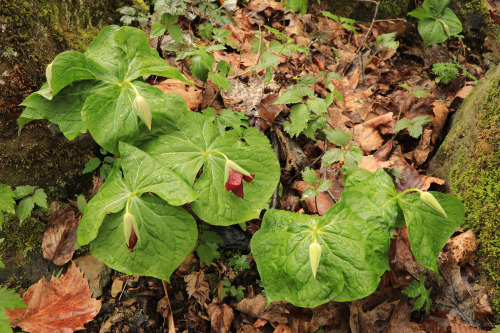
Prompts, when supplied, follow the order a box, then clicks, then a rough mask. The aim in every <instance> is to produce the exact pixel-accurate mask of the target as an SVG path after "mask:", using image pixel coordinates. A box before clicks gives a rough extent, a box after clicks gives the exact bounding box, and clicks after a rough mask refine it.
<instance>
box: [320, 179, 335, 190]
mask: <svg viewBox="0 0 500 333" xmlns="http://www.w3.org/2000/svg"><path fill="white" fill-rule="evenodd" d="M330 186H332V182H331V181H330V180H329V179H324V180H320V182H319V184H318V191H320V192H324V191H327V190H328V189H329V188H330Z"/></svg>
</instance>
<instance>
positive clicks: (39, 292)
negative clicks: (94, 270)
mask: <svg viewBox="0 0 500 333" xmlns="http://www.w3.org/2000/svg"><path fill="white" fill-rule="evenodd" d="M91 295H92V292H91V291H90V288H89V285H88V282H87V279H85V278H84V277H83V273H82V272H81V271H80V269H79V268H78V267H76V265H75V264H74V263H71V266H70V268H69V269H68V271H67V272H66V274H64V275H62V276H61V277H59V278H52V280H50V282H48V281H46V280H45V278H41V279H40V281H38V283H36V284H34V285H32V286H31V287H30V288H29V289H28V291H27V292H26V294H25V295H24V298H23V300H24V302H25V303H26V305H27V306H28V308H27V309H16V310H13V311H6V312H7V315H8V316H9V321H10V323H11V326H12V327H16V326H19V327H21V328H22V329H23V330H24V331H27V332H34V333H35V332H36V333H69V332H74V331H76V330H81V329H84V328H85V327H84V326H83V324H85V323H87V322H89V321H91V320H92V319H93V318H94V317H95V316H96V315H97V314H98V313H99V310H100V308H101V301H100V300H96V299H93V298H91Z"/></svg>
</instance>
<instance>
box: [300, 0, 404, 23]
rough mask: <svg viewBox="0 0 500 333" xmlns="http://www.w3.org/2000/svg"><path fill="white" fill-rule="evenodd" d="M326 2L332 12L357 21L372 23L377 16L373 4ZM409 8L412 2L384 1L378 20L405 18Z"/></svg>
mask: <svg viewBox="0 0 500 333" xmlns="http://www.w3.org/2000/svg"><path fill="white" fill-rule="evenodd" d="M325 2H326V3H327V4H328V10H329V11H330V12H332V13H334V14H336V15H339V16H343V17H349V18H352V19H354V20H356V21H361V22H371V20H372V19H373V15H374V14H375V4H374V3H371V2H363V1H358V2H356V1H352V0H327V1H325ZM310 3H311V2H310ZM409 6H410V0H382V1H381V2H380V5H379V9H378V14H377V18H378V19H386V18H389V17H391V16H396V17H403V18H404V17H405V16H406V14H407V13H408V9H409Z"/></svg>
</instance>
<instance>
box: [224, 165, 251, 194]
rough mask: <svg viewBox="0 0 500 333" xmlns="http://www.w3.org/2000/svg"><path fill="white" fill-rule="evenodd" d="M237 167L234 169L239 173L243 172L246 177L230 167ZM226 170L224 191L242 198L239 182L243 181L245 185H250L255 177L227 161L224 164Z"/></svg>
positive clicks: (241, 184) (241, 187) (241, 186)
mask: <svg viewBox="0 0 500 333" xmlns="http://www.w3.org/2000/svg"><path fill="white" fill-rule="evenodd" d="M235 165H236V166H237V167H236V168H238V169H240V170H241V171H243V172H245V173H246V174H248V175H244V174H241V173H239V172H238V171H235V170H234V169H233V168H232V166H235ZM226 169H229V171H228V172H226V174H227V175H226V191H231V192H233V193H234V194H235V195H236V196H237V197H239V198H243V183H242V182H241V180H242V179H244V180H245V181H246V182H247V183H250V182H251V181H252V180H253V178H254V177H255V174H253V175H250V173H249V172H248V171H246V170H244V169H242V168H241V167H240V166H239V165H237V164H236V163H234V162H233V161H229V162H228V163H226Z"/></svg>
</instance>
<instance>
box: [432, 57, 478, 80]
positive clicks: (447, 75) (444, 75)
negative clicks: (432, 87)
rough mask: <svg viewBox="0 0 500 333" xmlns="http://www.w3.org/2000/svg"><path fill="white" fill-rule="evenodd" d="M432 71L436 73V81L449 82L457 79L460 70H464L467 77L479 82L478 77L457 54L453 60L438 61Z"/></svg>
mask: <svg viewBox="0 0 500 333" xmlns="http://www.w3.org/2000/svg"><path fill="white" fill-rule="evenodd" d="M432 72H433V73H434V75H436V78H435V79H434V81H436V83H439V82H443V83H444V84H448V83H450V82H451V81H453V80H454V79H456V78H457V77H458V76H459V75H460V72H462V73H463V74H464V76H465V77H466V78H469V79H472V80H474V81H476V82H477V78H476V77H475V76H474V75H472V74H471V73H469V71H468V70H467V68H466V67H465V66H464V65H462V64H461V63H459V62H458V61H457V57H455V56H453V62H438V63H435V64H433V65H432Z"/></svg>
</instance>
